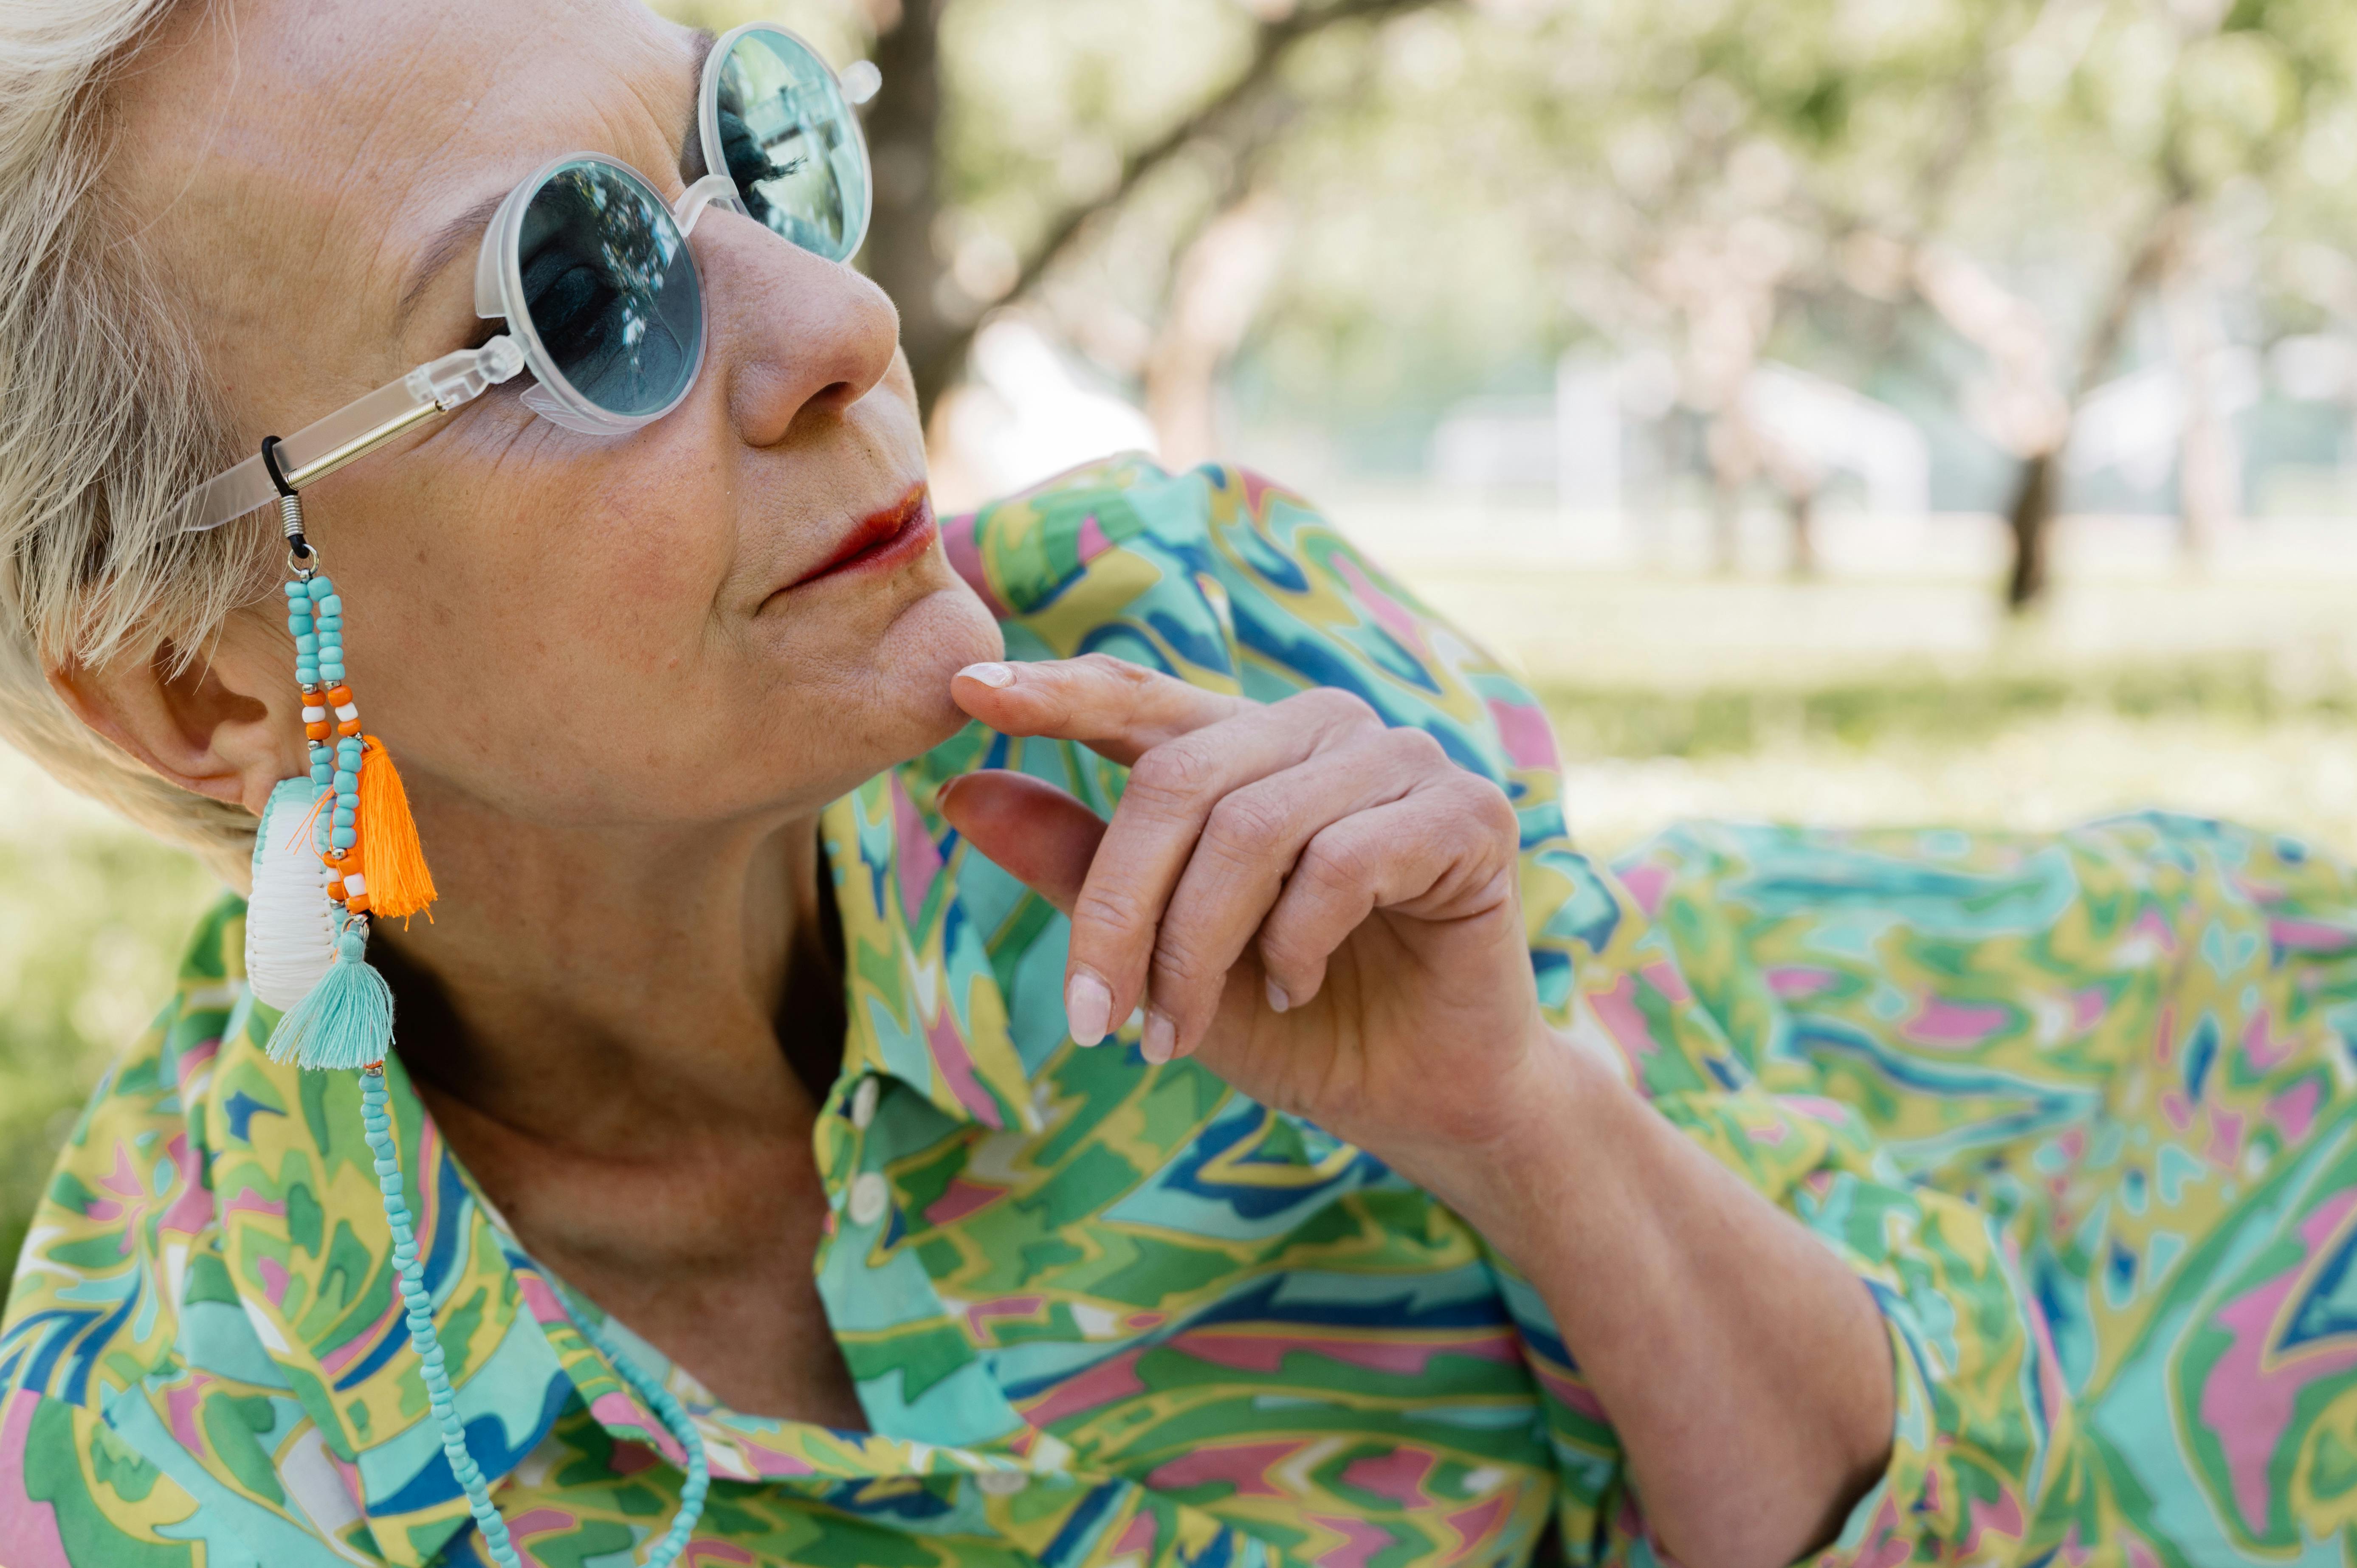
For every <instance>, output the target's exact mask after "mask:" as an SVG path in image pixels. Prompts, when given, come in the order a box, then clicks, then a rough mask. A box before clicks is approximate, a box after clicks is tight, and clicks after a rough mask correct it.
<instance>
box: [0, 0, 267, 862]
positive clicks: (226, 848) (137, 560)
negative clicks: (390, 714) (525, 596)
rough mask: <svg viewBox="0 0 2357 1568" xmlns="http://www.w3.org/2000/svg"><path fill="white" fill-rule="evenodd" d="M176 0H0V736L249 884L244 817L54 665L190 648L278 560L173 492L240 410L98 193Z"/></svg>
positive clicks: (183, 655) (253, 535) (260, 585)
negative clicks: (118, 95) (135, 755)
mask: <svg viewBox="0 0 2357 1568" xmlns="http://www.w3.org/2000/svg"><path fill="white" fill-rule="evenodd" d="M175 3H176V0H5V3H0V389H5V390H0V739H5V740H6V741H7V742H8V743H9V744H11V745H14V746H16V747H18V748H19V749H21V750H22V751H24V752H25V753H26V754H27V756H29V757H32V758H33V759H34V760H35V761H36V762H38V764H39V765H40V766H41V767H42V768H46V769H47V770H48V772H49V773H50V774H52V775H53V776H55V777H56V778H57V779H60V780H62V781H63V782H64V783H65V784H67V785H68V786H70V788H72V789H76V790H79V791H81V793H83V794H85V795H89V796H91V797H92V798H93V799H96V800H100V801H102V802H103V803H104V804H106V805H108V806H110V807H112V808H113V809H114V810H115V811H119V812H121V813H122V814H123V815H124V816H125V817H128V818H130V819H131V820H132V821H133V822H137V823H138V824H139V825H141V826H142V827H145V828H146V829H148V830H149V831H151V832H156V833H158V834H160V835H162V836H164V837H166V838H168V839H172V840H175V841H177V842H178V843H183V844H186V845H188V847H189V848H191V849H193V850H195V851H197V852H198V854H200V855H201V856H203V857H204V858H205V859H206V860H207V861H208V862H210V864H211V865H213V866H214V867H215V868H216V869H217V870H219V871H221V874H222V875H224V876H226V877H228V878H229V879H230V880H231V881H233V882H240V883H242V881H243V869H244V865H245V860H246V856H247V854H249V853H250V851H251V848H252V844H253V826H254V824H253V818H252V817H251V816H249V815H248V814H247V813H246V812H245V811H242V810H241V809H240V808H238V807H236V806H233V805H229V804H226V803H223V802H221V801H217V800H208V799H206V798H204V797H202V796H199V795H196V794H192V793H190V792H189V791H188V790H185V789H180V788H178V787H177V786H175V785H172V784H169V783H167V782H166V781H164V780H163V779H158V778H157V777H156V776H155V775H154V774H153V773H151V772H150V771H148V769H147V768H145V767H144V766H142V765H141V764H139V763H138V762H136V761H135V760H133V759H132V758H131V757H127V756H125V755H124V753H123V752H122V751H120V750H119V749H117V748H116V747H114V746H112V745H110V744H108V743H107V742H106V741H104V740H102V739H101V738H99V737H98V736H95V735H93V734H91V732H90V730H89V729H88V728H86V727H85V726H84V725H82V724H81V721H80V720H79V719H77V718H76V717H75V716H74V714H72V712H71V711H70V709H68V708H67V706H66V705H65V703H63V701H61V700H60V699H59V696H58V694H57V693H56V692H55V691H54V690H52V689H51V687H50V685H49V682H48V676H47V674H46V672H45V671H46V670H47V669H48V667H53V666H57V665H60V664H64V663H68V662H79V663H81V664H84V665H96V664H99V663H102V662H104V661H107V660H115V659H121V658H125V657H142V656H145V657H154V658H158V659H161V660H167V661H169V662H170V663H171V664H172V665H173V666H174V667H177V668H183V669H185V668H187V667H188V666H190V665H192V664H195V663H198V662H200V661H201V660H202V659H203V657H204V655H205V651H206V650H207V649H208V647H209V646H210V643H211V641H212V639H213V638H214V637H215V636H216V635H217V633H218V632H219V630H220V628H221V623H222V621H223V619H224V618H226V617H227V616H228V615H229V614H230V612H231V610H233V609H235V608H237V607H240V606H241V605H243V604H248V603H252V602H253V601H254V600H255V599H257V598H259V597H260V596H262V595H264V594H266V593H267V592H269V591H270V583H271V580H272V577H273V576H274V564H275V561H276V536H275V534H274V532H272V531H271V530H269V529H267V528H266V527H264V526H261V525H259V524H256V523H255V522H253V521H251V520H249V521H246V522H243V523H240V524H233V525H231V526H230V527H228V528H222V529H217V530H215V531H213V532H210V533H204V534H188V533H182V532H178V529H177V526H176V523H175V520H174V516H173V512H174V507H175V503H176V502H177V501H178V498H179V497H180V496H182V495H184V494H186V493H187V491H188V489H190V488H191V487H192V486H193V485H195V484H197V483H199V482H201V481H202V480H203V479H205V478H209V477H210V475H211V474H212V473H214V472H216V471H218V469H219V468H220V467H222V466H224V465H225V463H226V462H227V461H228V460H230V459H231V458H232V457H233V456H234V453H233V451H232V450H231V446H232V440H231V436H230V435H229V431H230V425H229V422H228V420H227V418H226V417H225V415H224V413H223V411H222V409H221V403H220V400H219V398H218V396H217V395H216V394H215V392H213V390H212V384H211V382H210V381H209V380H208V378H207V377H206V375H205V374H204V371H203V368H202V366H200V365H199V362H198V359H197V355H196V352H195V350H194V348H193V345H192V342H191V339H190V337H189V334H188V331H187V330H186V329H185V328H184V327H183V326H182V324H181V323H180V322H179V321H178V320H177V319H176V318H175V317H174V315H173V313H172V311H171V310H170V308H169V307H168V306H167V304H166V302H165V300H164V297H163V295H162V291H161V290H160V289H159V288H158V287H157V286H156V278H155V276H154V274H153V272H152V270H151V269H150V268H149V266H148V264H147V263H146V261H145V258H144V257H143V255H142V254H141V252H140V251H139V249H138V244H137V241H136V239H135V231H136V230H137V228H138V227H139V222H138V221H137V220H134V219H133V218H131V216H130V215H127V214H122V213H118V212H113V211H111V210H110V207H109V204H108V202H107V199H106V194H105V186H104V181H103V174H104V170H105V164H106V158H107V156H108V153H109V151H110V150H111V143H112V140H113V136H112V127H111V126H110V124H109V123H108V116H107V113H106V97H107V92H108V90H109V88H110V86H111V85H112V84H113V79H114V77H115V75H116V71H117V68H118V67H119V65H120V64H121V62H122V61H123V60H124V59H125V58H126V56H128V55H129V54H130V53H131V52H132V51H133V50H134V49H135V48H137V46H138V45H139V44H140V43H141V42H142V41H143V40H144V39H145V38H146V37H147V36H149V35H150V34H152V33H153V32H154V31H155V30H156V27H157V26H158V25H159V24H160V23H161V22H162V20H163V19H164V17H165V16H166V15H167V12H169V11H170V9H171V8H172V6H173V5H174V4H175ZM221 21H222V25H226V18H222V19H221Z"/></svg>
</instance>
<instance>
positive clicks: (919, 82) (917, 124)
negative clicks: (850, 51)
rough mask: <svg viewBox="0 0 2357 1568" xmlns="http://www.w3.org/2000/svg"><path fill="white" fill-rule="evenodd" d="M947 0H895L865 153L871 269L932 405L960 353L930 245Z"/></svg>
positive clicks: (880, 48)
mask: <svg viewBox="0 0 2357 1568" xmlns="http://www.w3.org/2000/svg"><path fill="white" fill-rule="evenodd" d="M946 3H947V0H900V4H899V6H898V7H897V9H898V10H899V21H898V22H897V23H895V24H893V25H891V26H888V27H884V28H883V29H882V31H881V32H880V33H879V35H878V36H877V39H876V66H877V70H880V71H882V72H883V74H884V90H883V91H881V92H879V93H877V95H876V99H875V102H874V105H873V107H871V108H870V109H869V110H868V112H867V121H866V131H867V154H868V156H869V158H871V159H872V160H873V161H874V163H875V166H876V215H875V219H874V220H873V221H872V222H871V224H870V225H869V227H868V237H867V266H868V271H869V274H870V275H871V276H873V277H874V278H875V279H876V281H877V284H879V285H882V287H883V290H884V292H885V293H886V294H888V295H891V296H892V303H893V304H894V305H896V306H899V308H900V346H901V348H903V349H906V350H907V352H908V355H909V370H910V371H912V372H914V374H915V376H916V381H917V405H918V406H919V407H920V408H923V409H927V410H930V409H931V407H932V406H933V400H934V399H935V398H936V397H937V396H938V395H939V394H940V393H941V391H942V388H943V387H944V386H945V385H947V384H948V381H949V378H950V375H951V373H952V371H953V370H954V369H955V364H956V360H957V358H958V357H959V356H960V355H962V354H963V350H964V343H965V338H964V336H963V331H962V324H961V323H958V322H955V321H952V320H951V319H949V317H947V316H946V315H945V314H944V313H943V311H942V304H943V303H944V302H943V300H942V294H943V293H944V291H943V289H942V286H941V285H942V272H943V263H942V257H941V256H940V255H938V254H937V253H936V252H935V251H934V248H933V231H934V230H935V229H937V228H938V227H939V226H940V225H939V221H938V220H939V219H940V217H941V180H940V174H939V170H940V166H941V145H942V81H941V27H942V8H943V6H944V5H945V4H946Z"/></svg>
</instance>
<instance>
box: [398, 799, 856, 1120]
mask: <svg viewBox="0 0 2357 1568" xmlns="http://www.w3.org/2000/svg"><path fill="white" fill-rule="evenodd" d="M419 805H420V812H419V814H420V818H421V825H422V826H425V828H426V831H427V834H428V837H427V841H426V842H427V843H429V844H431V845H432V846H433V847H434V856H435V858H434V868H435V877H436V882H437V883H438V884H439V885H440V886H441V887H442V889H443V893H444V897H443V898H442V900H441V901H440V902H439V903H437V904H436V906H435V909H434V914H435V919H434V920H433V921H432V922H431V923H428V922H426V921H425V920H414V921H412V922H410V925H409V929H407V930H403V929H401V928H400V927H399V925H398V924H396V923H388V924H386V925H382V926H380V927H379V928H378V930H377V933H376V938H375V942H374V943H372V945H377V946H381V947H382V948H383V949H386V950H388V953H387V958H388V960H389V961H387V962H386V963H385V964H384V967H385V969H386V971H387V974H388V978H390V979H392V980H393V983H394V986H395V992H396V996H397V997H398V998H399V1003H400V1008H401V1011H400V1013H399V1014H398V1015H397V1022H396V1026H395V1037H396V1039H397V1040H398V1041H399V1043H400V1048H401V1051H402V1057H403V1060H404V1063H406V1064H407V1065H408V1066H409V1068H410V1070H411V1072H412V1074H413V1075H414V1077H415V1078H417V1079H419V1080H420V1083H421V1087H425V1086H428V1085H430V1086H431V1088H432V1090H434V1091H435V1095H434V1097H435V1098H436V1099H443V1098H446V1097H447V1099H449V1100H453V1101H457V1102H459V1103H460V1104H463V1105H464V1106H465V1107H466V1108H467V1111H468V1112H469V1113H470V1114H469V1115H468V1118H467V1120H469V1121H474V1120H477V1119H480V1120H482V1121H487V1122H493V1123H496V1124H498V1125H499V1126H500V1128H502V1129H504V1130H505V1131H506V1132H507V1133H511V1134H513V1135H515V1136H519V1137H522V1138H524V1139H528V1140H530V1141H532V1142H534V1143H539V1144H544V1145H547V1146H549V1147H551V1148H553V1149H564V1150H571V1151H576V1152H582V1153H587V1152H590V1151H598V1152H601V1153H604V1154H608V1155H612V1154H617V1153H619V1152H620V1150H621V1148H622V1147H624V1146H626V1145H627V1146H633V1147H638V1148H641V1149H644V1148H649V1147H660V1146H662V1145H663V1144H669V1143H671V1142H673V1141H674V1140H677V1139H688V1140H693V1139H697V1138H706V1137H710V1136H712V1135H713V1134H714V1133H716V1132H718V1131H721V1130H723V1129H725V1128H726V1127H728V1126H730V1125H732V1124H742V1125H748V1126H762V1127H767V1128H770V1129H775V1128H776V1127H777V1126H778V1124H779V1123H778V1118H779V1116H780V1115H781V1114H783V1115H788V1116H791V1117H793V1118H794V1119H795V1120H798V1121H805V1122H806V1121H807V1119H808V1117H809V1116H810V1115H811V1114H812V1112H813V1105H812V1101H811V1097H810V1095H809V1094H808V1093H807V1091H806V1090H803V1088H802V1085H801V1083H800V1082H799V1081H797V1080H796V1079H795V1076H794V1073H793V1071H792V1070H791V1066H790V1065H789V1063H788V1060H787V1058H786V1056H785V1053H784V1052H783V1051H782V1050H781V1049H780V1041H779V1037H778V1029H777V1020H778V1019H779V1018H780V1016H781V1015H785V1012H786V1008H787V1004H788V1000H789V999H788V997H787V994H786V992H787V985H788V980H789V976H790V975H791V974H793V973H795V972H796V965H795V964H794V957H795V949H796V944H797V943H798V942H799V943H807V942H810V941H813V940H816V936H817V929H818V926H817V913H818V899H819V898H820V897H823V880H822V878H821V876H820V875H819V864H818V863H819V858H820V854H819V847H818V832H817V818H816V816H815V814H814V813H813V814H810V815H798V816H794V817H791V818H789V819H786V820H784V821H782V822H780V821H778V820H776V819H771V820H769V821H765V822H759V823H745V824H732V825H728V826H724V827H722V828H720V829H718V830H716V831H715V830H703V831H700V832H684V831H682V832H662V831H655V832H650V831H645V830H631V829H595V830H581V829H565V828H549V827H546V826H544V825H542V824H537V823H529V822H518V821H517V820H515V819H513V818H510V817H497V818H493V817H491V816H490V815H489V814H482V815H477V814H475V813H470V812H465V811H453V810H451V809H449V808H448V807H447V805H446V804H444V803H443V802H438V801H437V802H433V804H432V805H430V806H429V805H428V804H427V802H425V801H423V800H421V801H420V802H419ZM437 808H438V809H437ZM428 811H431V820H430V822H429V821H427V813H428ZM800 967H801V970H802V972H804V973H807V972H808V970H809V966H808V965H807V964H803V965H802V966H800ZM413 1021H414V1022H413ZM404 1025H406V1026H404ZM462 1153H463V1151H462Z"/></svg>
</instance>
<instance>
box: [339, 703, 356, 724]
mask: <svg viewBox="0 0 2357 1568" xmlns="http://www.w3.org/2000/svg"><path fill="white" fill-rule="evenodd" d="M360 716H361V706H360V704H359V703H345V704H344V705H343V706H342V707H340V708H338V709H337V710H336V718H337V719H338V721H339V722H340V723H343V724H350V723H351V722H352V721H353V720H354V719H356V718H358V717H360Z"/></svg>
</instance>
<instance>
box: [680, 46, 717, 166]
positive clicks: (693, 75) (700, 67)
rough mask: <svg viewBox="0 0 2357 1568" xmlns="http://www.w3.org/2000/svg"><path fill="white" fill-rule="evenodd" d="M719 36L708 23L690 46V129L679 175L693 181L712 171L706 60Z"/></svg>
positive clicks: (684, 135)
mask: <svg viewBox="0 0 2357 1568" xmlns="http://www.w3.org/2000/svg"><path fill="white" fill-rule="evenodd" d="M718 41H719V40H718V39H716V38H714V37H713V36H712V29H711V28H709V27H698V28H696V29H695V40H694V43H692V44H690V45H689V46H688V57H687V58H688V81H689V84H690V85H689V88H688V94H687V129H686V130H685V131H683V132H682V133H680V138H679V177H680V178H681V179H682V180H683V181H684V182H685V183H687V184H689V185H694V183H695V182H696V181H697V180H699V179H702V178H703V177H705V175H707V174H710V173H711V172H712V169H711V166H709V165H708V164H706V163H705V153H704V126H703V111H704V64H705V61H706V60H708V59H711V58H712V46H713V45H714V44H715V43H716V42H718Z"/></svg>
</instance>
